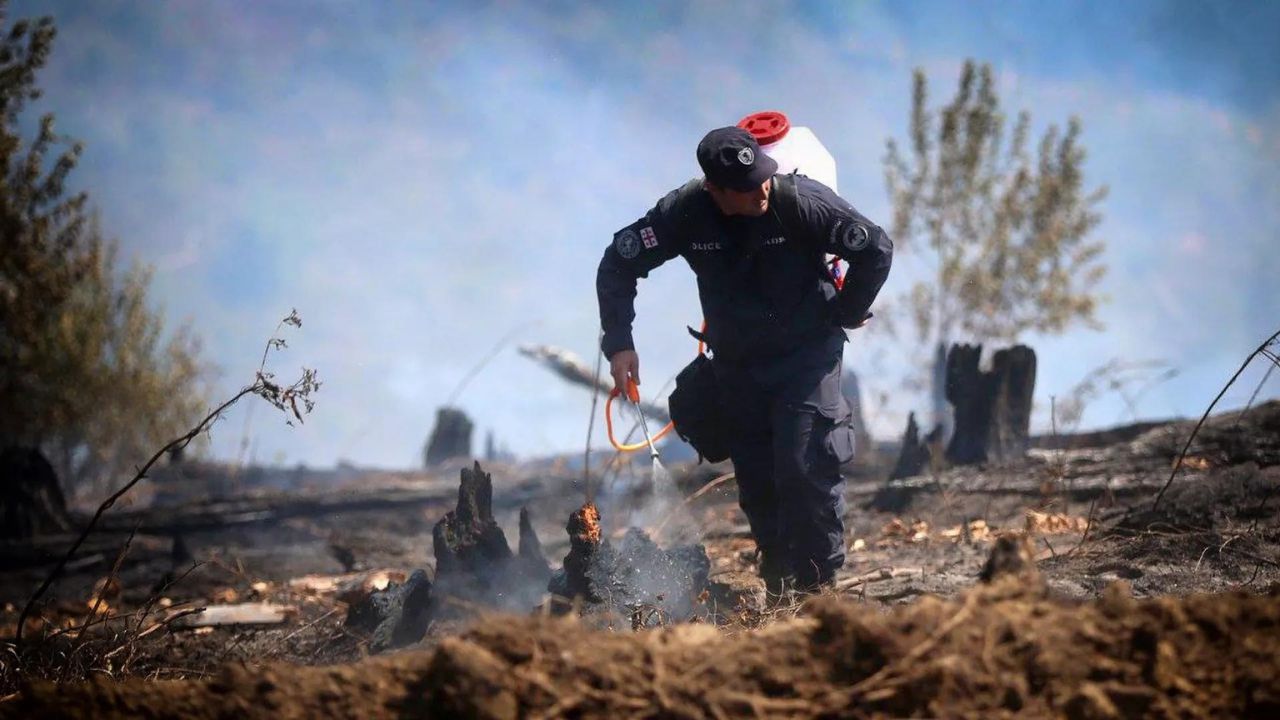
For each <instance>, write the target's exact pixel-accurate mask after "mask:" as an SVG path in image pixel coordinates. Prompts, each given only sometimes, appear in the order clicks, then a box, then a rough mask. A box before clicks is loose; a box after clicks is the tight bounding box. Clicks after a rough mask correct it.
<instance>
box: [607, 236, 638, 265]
mask: <svg viewBox="0 0 1280 720" xmlns="http://www.w3.org/2000/svg"><path fill="white" fill-rule="evenodd" d="M613 247H614V249H616V250H617V251H618V254H619V255H621V256H622V257H623V259H625V260H632V259H634V258H635V256H637V255H639V254H640V237H639V236H638V235H636V231H635V230H632V229H631V228H627V229H626V230H623V231H622V232H620V233H618V236H617V237H616V238H614V239H613Z"/></svg>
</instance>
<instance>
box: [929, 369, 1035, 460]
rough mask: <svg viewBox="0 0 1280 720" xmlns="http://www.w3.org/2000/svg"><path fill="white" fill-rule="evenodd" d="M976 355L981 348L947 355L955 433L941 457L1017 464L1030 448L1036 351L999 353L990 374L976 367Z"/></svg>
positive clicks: (948, 384) (949, 390)
mask: <svg viewBox="0 0 1280 720" xmlns="http://www.w3.org/2000/svg"><path fill="white" fill-rule="evenodd" d="M981 357H982V346H981V345H952V346H951V352H950V353H949V354H948V355H947V400H949V401H950V402H951V404H952V406H954V407H955V433H954V434H953V435H952V436H951V442H950V444H948V445H947V453H946V457H947V460H948V461H949V462H951V463H954V464H957V465H970V464H975V463H982V462H1006V461H1009V460H1016V459H1018V458H1021V457H1022V456H1023V455H1025V454H1026V451H1027V447H1028V446H1029V433H1028V430H1029V427H1030V424H1031V399H1032V393H1033V391H1034V390H1035V384H1036V354H1035V351H1034V350H1032V349H1031V348H1029V347H1027V346H1025V345H1016V346H1014V347H1012V348H1008V349H1005V350H999V351H997V352H996V354H995V357H994V358H993V361H992V368H991V371H990V372H983V371H982V370H980V369H979V367H978V362H979V360H980V359H981Z"/></svg>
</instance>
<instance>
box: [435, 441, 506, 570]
mask: <svg viewBox="0 0 1280 720" xmlns="http://www.w3.org/2000/svg"><path fill="white" fill-rule="evenodd" d="M432 541H433V542H432V544H433V546H434V549H435V553H436V573H437V575H442V574H448V573H470V574H477V573H484V572H487V571H488V570H489V568H491V567H492V566H493V565H495V564H497V563H502V562H504V561H506V560H510V559H511V557H512V555H511V547H510V546H509V545H507V538H506V536H505V535H503V533H502V528H500V527H498V523H497V521H496V520H494V519H493V477H492V476H491V475H490V474H489V473H487V472H485V471H484V470H482V469H481V468H480V463H476V464H475V466H474V467H472V468H463V469H462V482H461V483H459V485H458V504H457V507H456V508H455V509H453V510H450V511H449V512H448V513H445V516H444V517H443V518H441V519H440V521H439V522H437V523H436V526H435V529H434V530H433V531H432Z"/></svg>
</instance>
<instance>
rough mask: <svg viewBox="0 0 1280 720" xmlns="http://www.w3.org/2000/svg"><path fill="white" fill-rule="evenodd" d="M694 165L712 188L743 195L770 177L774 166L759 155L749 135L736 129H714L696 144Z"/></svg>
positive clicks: (765, 156) (771, 161) (774, 163)
mask: <svg viewBox="0 0 1280 720" xmlns="http://www.w3.org/2000/svg"><path fill="white" fill-rule="evenodd" d="M698 164H699V165H701V166H702V173H703V174H704V175H706V177H707V180H708V181H709V182H711V183H712V184H714V185H717V186H719V187H722V188H728V189H730V190H738V191H740V192H745V191H747V190H754V189H755V188H758V187H760V186H761V185H763V184H764V181H765V180H768V179H769V178H771V177H773V174H774V173H775V172H777V171H778V163H777V162H776V161H774V159H773V158H771V157H769V156H768V155H765V154H764V153H763V152H761V151H760V144H759V143H757V142H756V139H755V138H754V137H752V135H751V133H749V132H747V131H746V130H743V129H742V128H739V127H732V126H730V127H722V128H716V129H715V130H712V131H711V132H709V133H707V134H706V137H704V138H702V142H700V143H698Z"/></svg>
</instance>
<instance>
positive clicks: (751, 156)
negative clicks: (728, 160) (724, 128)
mask: <svg viewBox="0 0 1280 720" xmlns="http://www.w3.org/2000/svg"><path fill="white" fill-rule="evenodd" d="M738 162H740V163H742V164H743V165H746V166H748V167H750V166H751V165H754V164H755V162H756V151H755V150H752V149H751V148H749V147H744V148H742V149H741V150H739V151H738Z"/></svg>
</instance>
